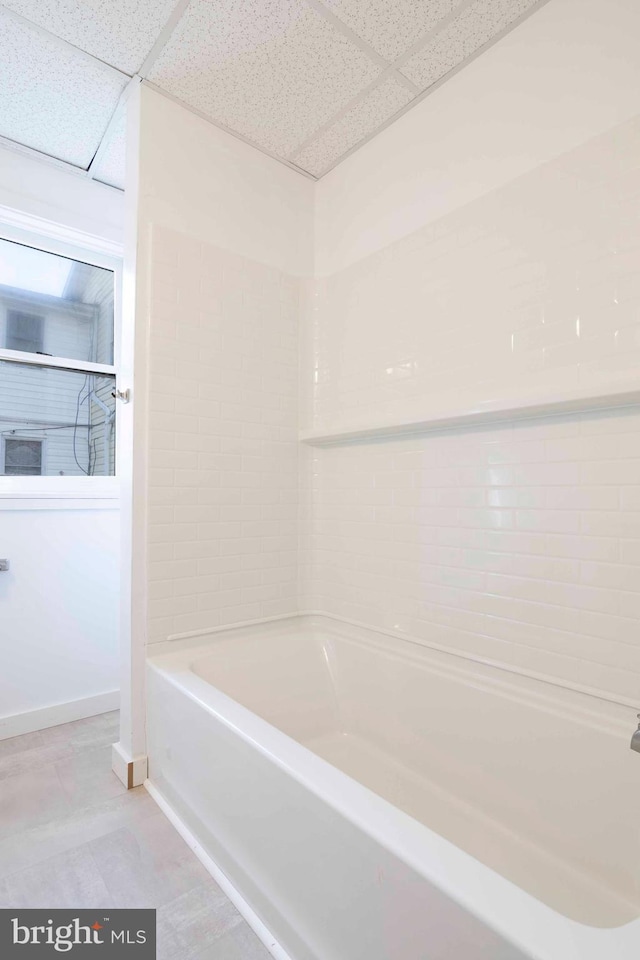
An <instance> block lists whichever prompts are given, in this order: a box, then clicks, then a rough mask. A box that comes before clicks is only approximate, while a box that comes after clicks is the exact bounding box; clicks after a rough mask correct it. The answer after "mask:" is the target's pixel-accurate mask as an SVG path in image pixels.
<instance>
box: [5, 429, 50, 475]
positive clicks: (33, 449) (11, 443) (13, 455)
mask: <svg viewBox="0 0 640 960" xmlns="http://www.w3.org/2000/svg"><path fill="white" fill-rule="evenodd" d="M4 472H5V474H6V475H7V476H8V477H39V476H41V474H42V440H26V439H25V438H24V437H6V438H5V441H4Z"/></svg>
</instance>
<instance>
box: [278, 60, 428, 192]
mask: <svg viewBox="0 0 640 960" xmlns="http://www.w3.org/2000/svg"><path fill="white" fill-rule="evenodd" d="M413 96H414V95H413V94H412V93H411V92H410V91H409V90H407V88H406V87H404V86H402V85H401V84H400V83H398V82H397V80H394V79H393V78H390V79H388V80H385V81H384V82H383V83H381V84H380V85H379V86H377V87H375V88H374V89H373V90H372V91H371V92H370V93H369V94H367V95H366V96H365V97H363V98H362V99H361V100H359V101H358V102H357V103H356V104H355V105H354V106H353V107H351V109H350V110H347V112H346V113H345V114H344V115H343V116H342V117H341V119H340V120H337V121H336V122H335V123H333V124H332V125H331V126H330V127H329V128H328V129H327V130H325V131H324V133H322V134H320V136H319V137H317V139H315V140H313V141H312V142H311V143H310V144H308V145H307V146H306V147H305V148H304V150H302V151H301V152H300V153H298V154H296V155H294V156H293V157H291V159H292V161H293V162H294V163H295V164H296V166H298V167H302V169H303V170H306V171H307V172H308V173H312V174H314V176H316V177H320V176H322V174H323V173H325V172H326V170H327V169H328V168H329V167H331V166H332V165H333V164H334V163H335V162H336V160H339V159H340V157H341V156H343V154H345V153H346V152H347V150H351V148H352V147H354V146H355V145H356V144H357V143H359V142H360V141H361V140H363V139H364V138H365V137H367V136H369V135H370V134H372V133H374V132H375V131H376V130H377V128H378V127H380V126H381V125H382V124H383V123H386V121H387V120H389V119H390V118H391V117H393V116H394V114H396V113H397V112H398V110H401V109H402V107H405V106H406V105H407V104H408V103H409V102H410V101H411V100H412V99H413Z"/></svg>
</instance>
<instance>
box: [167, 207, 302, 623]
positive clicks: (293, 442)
mask: <svg viewBox="0 0 640 960" xmlns="http://www.w3.org/2000/svg"><path fill="white" fill-rule="evenodd" d="M298 287H299V281H298V280H297V279H296V278H294V277H291V276H289V275H287V274H285V273H283V272H282V271H280V270H278V269H276V268H274V267H268V266H264V265H262V264H260V263H257V262H255V261H253V260H250V259H247V258H246V257H242V256H238V255H234V254H231V253H229V252H227V251H225V250H223V249H221V248H220V247H218V246H214V245H212V244H208V243H202V242H199V241H198V240H195V239H193V238H192V237H191V236H188V235H186V234H182V233H179V232H176V231H174V230H170V229H168V228H166V227H163V226H157V225H156V226H154V228H153V237H152V254H151V281H150V287H149V288H150V291H151V306H150V311H151V334H150V356H149V364H150V371H149V374H150V394H149V488H148V510H149V515H148V543H149V546H148V549H149V557H148V559H149V601H148V602H149V611H148V614H149V616H148V639H149V641H150V642H154V641H159V640H165V639H167V637H168V636H172V635H175V634H181V633H184V632H190V631H198V630H206V629H208V628H210V627H215V626H218V625H221V624H232V623H235V622H238V621H243V620H250V619H257V618H261V617H269V616H275V615H278V614H286V613H291V612H294V611H295V610H296V609H297V576H298V568H297V562H298V539H297V512H298V448H297V433H298V409H297V408H298V403H297V376H298V363H297V325H298V312H299V310H298Z"/></svg>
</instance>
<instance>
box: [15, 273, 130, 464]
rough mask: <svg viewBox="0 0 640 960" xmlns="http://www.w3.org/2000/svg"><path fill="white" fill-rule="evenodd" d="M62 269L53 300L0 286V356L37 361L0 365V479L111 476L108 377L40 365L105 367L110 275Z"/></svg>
mask: <svg viewBox="0 0 640 960" xmlns="http://www.w3.org/2000/svg"><path fill="white" fill-rule="evenodd" d="M58 259H60V258H58ZM68 262H69V264H70V268H69V272H68V276H67V278H66V281H65V283H64V287H63V289H62V292H61V295H60V296H53V295H51V294H48V293H40V292H32V291H28V290H24V289H21V288H20V287H13V286H5V285H0V349H3V350H12V351H14V350H15V351H20V352H21V353H27V354H32V355H37V356H38V357H41V358H42V361H43V365H40V364H38V365H29V364H25V363H15V362H10V361H7V360H3V361H0V436H1V446H0V474H5V475H22V476H24V475H28V476H38V475H49V476H69V475H76V476H81V475H91V476H104V475H110V474H113V473H114V458H115V424H114V420H115V401H114V398H113V396H112V391H113V390H114V381H113V378H112V377H105V376H98V375H93V374H91V373H90V372H84V371H82V372H78V371H75V370H74V371H71V370H65V369H60V368H57V367H50V366H46V365H45V364H46V360H47V357H49V356H51V357H56V358H68V359H72V360H75V361H88V362H90V363H107V364H111V363H112V362H113V274H112V272H111V271H109V270H104V269H101V268H99V267H95V266H91V265H89V264H85V263H77V262H73V261H68Z"/></svg>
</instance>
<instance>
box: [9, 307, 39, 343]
mask: <svg viewBox="0 0 640 960" xmlns="http://www.w3.org/2000/svg"><path fill="white" fill-rule="evenodd" d="M43 331H44V317H39V316H36V315H34V314H32V313H19V312H18V311H17V310H8V311H7V338H6V340H7V343H6V346H7V350H24V351H25V352H26V353H42V352H43V344H44V338H43Z"/></svg>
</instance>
